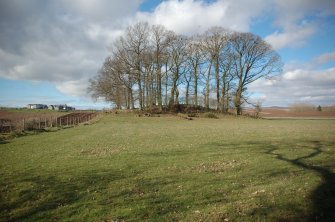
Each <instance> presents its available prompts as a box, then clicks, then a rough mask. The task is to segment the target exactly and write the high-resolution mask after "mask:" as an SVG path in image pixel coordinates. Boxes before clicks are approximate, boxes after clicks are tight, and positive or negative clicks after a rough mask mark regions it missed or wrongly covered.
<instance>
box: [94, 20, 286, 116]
mask: <svg viewBox="0 0 335 222" xmlns="http://www.w3.org/2000/svg"><path fill="white" fill-rule="evenodd" d="M281 68H282V63H281V60H280V57H279V55H278V53H277V52H276V51H274V50H273V49H272V47H271V45H269V44H268V43H267V42H265V41H264V40H263V39H261V38H260V37H259V36H257V35H255V34H252V33H241V32H233V31H230V30H226V29H224V28H222V27H212V28H210V29H209V30H208V31H206V32H205V33H203V34H201V35H195V36H191V37H189V36H182V35H178V34H176V33H174V32H173V31H170V30H167V29H166V28H165V27H164V26H161V25H152V26H149V25H148V23H142V22H140V23H137V24H135V25H133V26H129V27H128V28H127V29H126V31H125V34H124V35H123V36H121V37H120V38H119V39H117V40H116V41H115V42H114V43H113V46H112V52H111V55H110V56H108V57H107V58H106V60H105V62H104V63H103V65H102V67H101V69H100V71H99V72H98V74H97V75H96V76H95V77H94V78H92V79H91V80H90V86H89V92H90V93H91V95H92V97H93V98H103V99H104V100H105V101H107V102H111V103H113V104H115V106H116V107H117V108H119V109H121V108H125V109H134V108H135V107H138V108H140V109H150V108H153V107H158V108H159V109H160V110H162V109H163V107H166V108H168V109H170V110H173V109H174V107H175V105H177V104H180V103H182V104H185V105H187V106H191V105H193V106H203V107H206V108H207V109H209V108H213V109H217V110H220V111H223V112H227V111H228V109H229V108H235V109H236V113H237V114H238V115H240V114H241V112H242V105H243V103H245V102H246V101H247V97H246V94H247V88H248V85H249V84H250V83H252V82H254V81H256V80H257V79H260V78H268V77H272V76H274V75H277V74H279V73H280V72H281Z"/></svg>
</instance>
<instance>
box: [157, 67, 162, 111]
mask: <svg viewBox="0 0 335 222" xmlns="http://www.w3.org/2000/svg"><path fill="white" fill-rule="evenodd" d="M157 100H158V107H159V110H160V111H162V108H163V107H162V72H161V66H160V65H158V68H157Z"/></svg>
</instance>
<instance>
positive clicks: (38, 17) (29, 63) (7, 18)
mask: <svg viewBox="0 0 335 222" xmlns="http://www.w3.org/2000/svg"><path fill="white" fill-rule="evenodd" d="M141 2H142V0H135V1H134V0H113V1H109V0H97V1H89V0H74V1H65V0H61V1H43V2H41V1H38V0H31V1H19V0H1V1H0V21H1V23H0V30H1V32H2V33H1V35H0V76H2V77H5V78H9V79H15V80H29V81H49V82H52V83H54V84H55V85H56V86H57V89H59V91H61V92H63V93H66V94H69V95H83V94H82V91H83V90H82V88H83V87H78V86H77V85H78V84H79V83H80V84H84V85H85V87H86V86H87V82H88V79H89V78H90V77H92V76H93V75H95V74H96V72H97V70H98V69H99V67H100V66H101V63H102V61H103V60H104V58H105V57H106V56H108V54H109V52H108V46H109V45H110V44H111V42H112V41H113V40H114V39H115V38H116V37H117V36H119V35H120V34H121V33H122V31H121V30H122V29H123V28H124V23H123V18H124V16H132V15H134V14H135V12H136V11H137V9H138V7H139V4H140V3H141ZM78 79H80V82H78V84H77V85H76V84H74V83H75V82H76V81H78ZM60 82H61V83H60ZM85 83H86V84H85ZM71 88H73V89H71ZM76 90H77V92H75V91H76Z"/></svg>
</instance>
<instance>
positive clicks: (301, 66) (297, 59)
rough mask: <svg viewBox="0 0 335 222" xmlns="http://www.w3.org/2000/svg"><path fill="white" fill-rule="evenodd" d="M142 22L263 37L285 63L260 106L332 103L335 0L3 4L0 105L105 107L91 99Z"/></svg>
mask: <svg viewBox="0 0 335 222" xmlns="http://www.w3.org/2000/svg"><path fill="white" fill-rule="evenodd" d="M138 21H147V22H149V23H150V24H163V25H165V26H166V27H167V28H168V29H171V30H174V31H175V32H177V33H180V34H194V33H201V32H203V31H205V30H206V29H208V28H209V27H211V26H223V27H225V28H230V29H232V30H237V31H244V32H246V31H248V32H253V33H255V34H257V35H260V36H261V37H262V38H264V39H265V40H266V41H268V42H269V43H270V44H272V46H273V47H274V48H275V49H276V50H277V51H278V53H279V54H280V55H281V57H282V60H283V62H284V64H285V66H284V70H283V73H282V74H281V76H278V77H277V78H276V79H272V80H259V81H257V82H255V83H253V84H252V85H251V86H250V87H249V91H250V95H251V96H253V97H254V98H256V99H259V100H261V101H262V103H263V106H275V105H276V106H287V105H289V104H292V103H298V102H304V103H311V104H315V105H318V104H321V105H334V104H335V1H334V0H216V1H215V0H166V1H159V0H0V30H1V32H0V106H11V107H20V106H25V105H26V104H28V103H45V104H59V103H67V104H68V105H72V106H76V107H79V108H81V107H82V108H94V107H96V108H101V107H103V106H107V105H106V104H104V103H102V102H94V101H92V100H91V99H90V97H89V96H88V95H87V93H86V88H87V86H88V79H89V78H91V77H93V76H94V75H96V73H97V71H98V69H99V67H101V64H102V62H103V61H104V58H105V57H107V56H108V55H109V54H110V52H109V48H110V46H111V44H112V42H113V41H114V40H115V39H116V38H117V37H118V36H120V35H121V34H122V32H123V30H124V29H125V27H127V26H128V25H130V24H134V23H136V22H138Z"/></svg>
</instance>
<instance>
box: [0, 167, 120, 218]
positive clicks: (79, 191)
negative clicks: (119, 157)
mask: <svg viewBox="0 0 335 222" xmlns="http://www.w3.org/2000/svg"><path fill="white" fill-rule="evenodd" d="M17 178H19V179H17V180H16V181H15V182H12V183H7V184H6V181H2V182H1V184H0V211H1V213H0V221H23V220H29V221H36V220H39V221H45V220H46V219H47V220H48V221H59V220H61V219H65V218H67V217H69V216H71V215H75V214H76V212H77V209H75V208H76V207H75V206H80V205H81V204H87V199H88V198H91V197H92V196H94V195H95V193H94V192H96V190H98V189H99V188H101V187H103V186H106V185H107V184H108V183H110V182H112V181H116V180H120V179H123V178H125V176H124V175H122V172H119V171H115V172H113V171H109V172H103V173H101V172H99V174H95V172H91V173H89V174H86V175H83V176H80V177H79V178H74V179H71V178H68V179H65V178H62V179H60V178H58V177H56V176H39V175H34V176H31V175H26V174H22V175H17ZM6 193H7V194H6ZM73 204H75V205H73ZM71 205H72V206H71ZM64 206H68V207H65V208H62V207H64ZM69 206H70V207H69Z"/></svg>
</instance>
